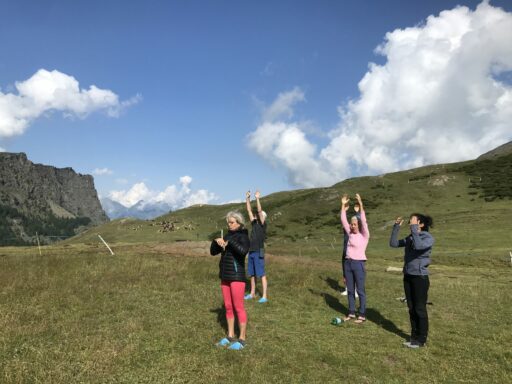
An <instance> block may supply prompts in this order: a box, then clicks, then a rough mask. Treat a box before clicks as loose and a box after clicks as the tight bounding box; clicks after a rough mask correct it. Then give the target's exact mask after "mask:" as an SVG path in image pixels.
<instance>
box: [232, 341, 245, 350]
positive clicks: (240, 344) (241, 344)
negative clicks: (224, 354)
mask: <svg viewBox="0 0 512 384" xmlns="http://www.w3.org/2000/svg"><path fill="white" fill-rule="evenodd" d="M244 348H245V340H238V341H236V342H234V343H233V344H231V345H230V346H229V348H228V349H232V350H234V351H240V350H241V349H244Z"/></svg>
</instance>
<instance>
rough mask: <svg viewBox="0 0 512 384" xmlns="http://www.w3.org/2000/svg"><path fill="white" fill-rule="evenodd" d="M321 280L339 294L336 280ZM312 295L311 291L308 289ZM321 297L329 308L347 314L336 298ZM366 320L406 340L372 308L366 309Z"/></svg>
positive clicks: (329, 296)
mask: <svg viewBox="0 0 512 384" xmlns="http://www.w3.org/2000/svg"><path fill="white" fill-rule="evenodd" d="M320 278H321V279H322V280H324V281H325V282H326V283H327V285H328V286H329V287H330V288H332V289H333V290H334V291H336V292H339V291H340V290H341V287H340V284H339V283H338V280H335V279H333V278H331V277H326V278H323V277H320ZM310 291H311V292H312V293H314V292H313V290H311V289H310ZM320 295H321V296H323V298H324V300H325V303H326V304H327V305H328V306H329V307H331V308H332V309H334V310H337V311H339V312H344V313H347V312H348V308H347V307H345V306H344V305H343V304H341V303H340V302H339V300H338V299H337V298H335V297H334V296H332V295H330V294H328V293H320ZM366 319H367V320H368V321H371V322H372V323H375V324H377V325H378V326H380V327H381V328H383V329H385V330H386V331H388V332H391V333H394V334H395V335H397V336H400V337H402V338H404V339H408V338H409V335H408V334H407V333H405V332H404V331H402V330H401V329H400V328H398V327H397V326H396V325H395V323H393V322H392V321H391V320H389V319H386V318H385V317H384V316H383V315H382V314H381V313H380V312H379V311H378V310H376V309H373V308H366Z"/></svg>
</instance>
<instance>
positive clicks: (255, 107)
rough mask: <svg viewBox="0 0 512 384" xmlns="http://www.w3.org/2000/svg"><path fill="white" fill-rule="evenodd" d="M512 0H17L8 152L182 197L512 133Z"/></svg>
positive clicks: (363, 169) (128, 193) (347, 171)
mask: <svg viewBox="0 0 512 384" xmlns="http://www.w3.org/2000/svg"><path fill="white" fill-rule="evenodd" d="M510 41H512V2H510V1H504V0H501V1H498V0H495V1H490V2H488V1H484V2H480V1H469V0H468V1H464V0H460V1H451V0H442V1H437V0H435V1H434V0H433V1H420V0H417V1H407V2H404V1H395V0H388V1H385V2H383V1H377V0H372V1H352V0H346V1H335V0H317V1H313V0H311V1H305V0H283V1H271V0H259V1H244V0H238V1H235V0H232V1H223V0H219V1H197V0H189V1H175V0H168V1H139V0H131V1H117V0H109V1H105V0H102V1H97V0H88V1H72V2H70V1H64V0H61V1H52V0H46V1H44V2H41V1H35V0H33V1H26V0H17V1H4V0H0V47H2V48H1V49H0V150H1V151H7V152H25V153H26V154H27V156H28V157H29V159H30V160H31V161H33V162H35V163H43V164H48V165H53V166H56V167H72V168H73V169H74V170H75V171H77V172H79V173H82V174H92V175H93V176H94V179H95V185H96V189H97V190H98V193H99V195H100V196H101V197H109V198H111V199H112V200H115V201H117V202H120V203H121V204H123V205H125V206H130V205H133V204H135V203H137V201H139V200H144V201H152V202H166V203H168V204H169V205H171V206H172V207H173V208H175V209H177V208H182V207H185V206H188V205H192V204H197V203H210V204H221V203H226V202H231V201H241V200H242V199H244V197H245V192H246V191H247V190H251V191H256V190H257V189H259V190H260V191H261V193H262V195H267V194H270V193H273V192H277V191H282V190H291V189H297V188H310V187H318V186H329V185H332V184H335V183H337V182H339V181H341V180H343V179H346V178H349V177H355V176H362V175H378V174H383V173H387V172H393V171H398V170H402V169H409V168H413V167H418V166H422V165H427V164H434V163H446V162H455V161H462V160H468V159H473V158H475V157H477V156H478V155H480V154H481V153H484V152H486V151H488V150H490V149H493V148H495V147H497V146H498V145H501V144H503V143H505V142H508V141H510V140H512V124H511V122H512V44H511V43H510Z"/></svg>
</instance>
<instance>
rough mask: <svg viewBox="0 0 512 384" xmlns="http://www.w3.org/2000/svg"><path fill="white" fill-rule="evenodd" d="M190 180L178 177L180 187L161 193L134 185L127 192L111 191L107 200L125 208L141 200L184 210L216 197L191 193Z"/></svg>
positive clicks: (203, 192) (139, 184) (168, 188)
mask: <svg viewBox="0 0 512 384" xmlns="http://www.w3.org/2000/svg"><path fill="white" fill-rule="evenodd" d="M191 183H192V178H191V177H190V176H183V177H180V185H179V186H176V185H174V184H173V185H169V186H167V187H166V188H165V189H164V190H163V191H152V190H150V189H149V188H148V187H147V186H146V184H145V183H143V182H140V183H136V184H134V185H133V186H132V187H131V188H130V189H129V190H127V191H125V190H122V191H111V192H110V193H109V198H110V199H112V200H114V201H117V202H118V203H120V204H122V205H124V206H125V207H131V206H133V205H135V204H136V203H138V202H139V201H141V200H143V201H144V202H145V203H150V204H154V203H166V204H168V205H169V206H171V208H172V209H178V208H185V207H189V206H191V205H194V204H208V203H211V202H212V201H215V200H218V197H217V196H216V195H215V194H214V193H212V192H208V191H207V190H204V189H199V190H197V191H193V190H191V188H190V185H191Z"/></svg>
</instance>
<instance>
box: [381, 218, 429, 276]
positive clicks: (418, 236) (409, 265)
mask: <svg viewBox="0 0 512 384" xmlns="http://www.w3.org/2000/svg"><path fill="white" fill-rule="evenodd" d="M398 231H400V225H398V224H395V225H394V226H393V231H392V232H391V239H389V245H390V246H392V247H393V248H398V247H405V254H404V269H403V271H404V274H406V275H428V266H429V265H430V254H431V253H432V246H433V245H434V238H433V237H432V235H431V234H430V233H428V232H424V231H421V232H420V231H419V230H418V225H411V234H410V235H409V236H407V237H406V238H405V239H401V240H398Z"/></svg>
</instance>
